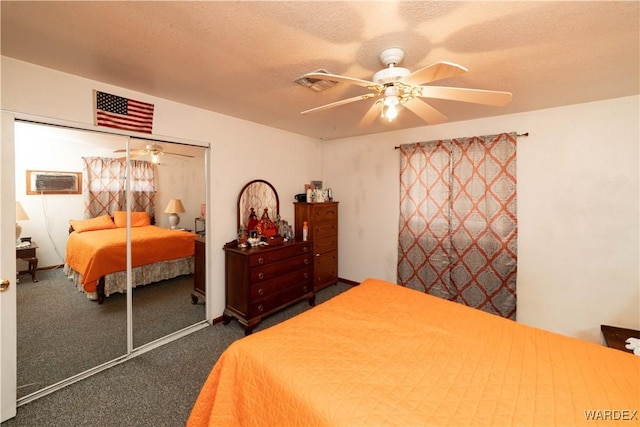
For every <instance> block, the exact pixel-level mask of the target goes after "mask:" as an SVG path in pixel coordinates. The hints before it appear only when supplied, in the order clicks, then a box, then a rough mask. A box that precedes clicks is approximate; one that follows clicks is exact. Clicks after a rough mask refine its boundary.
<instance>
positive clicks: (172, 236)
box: [130, 139, 206, 348]
mask: <svg viewBox="0 0 640 427" xmlns="http://www.w3.org/2000/svg"><path fill="white" fill-rule="evenodd" d="M150 146H151V147H153V150H151V151H150V150H148V147H150ZM130 150H131V157H132V160H131V163H132V169H133V167H134V163H137V162H145V163H148V164H152V165H153V178H154V185H153V188H154V191H155V193H154V194H153V196H152V197H151V195H150V194H141V195H140V196H139V197H140V199H141V201H140V202H136V198H137V197H138V196H136V194H135V191H134V192H132V197H131V199H132V204H134V205H136V204H137V206H138V207H137V208H136V207H134V210H141V209H142V208H143V206H142V205H144V203H145V201H146V200H150V199H152V200H153V204H154V206H155V219H156V228H157V230H155V231H156V233H154V236H157V237H158V239H161V240H158V241H157V242H158V243H157V244H153V245H149V244H148V243H143V244H140V245H138V244H136V242H135V241H133V240H132V247H131V250H132V256H133V258H132V262H133V263H134V266H133V267H134V269H133V270H134V277H135V276H136V273H137V272H138V271H139V273H140V274H142V275H143V276H144V277H141V278H140V279H139V280H135V279H134V283H135V284H138V283H140V284H144V286H136V288H135V289H134V290H133V293H132V295H133V346H134V348H138V347H140V346H142V345H145V344H148V343H150V342H152V341H155V340H157V339H159V338H162V337H164V336H166V335H168V334H171V333H174V332H177V331H179V330H181V329H184V328H186V327H188V326H191V325H194V324H196V323H198V322H202V321H204V320H205V317H206V313H205V305H204V302H205V301H204V300H205V298H204V289H205V284H204V277H205V274H204V261H205V260H206V257H205V254H204V251H205V249H206V245H205V241H204V237H205V235H204V229H205V227H204V225H205V218H204V215H203V213H202V212H201V206H202V205H203V204H204V203H205V200H206V164H205V157H206V156H205V154H206V149H205V148H203V147H195V146H189V145H182V144H175V143H169V142H165V141H156V142H149V141H141V140H136V139H132V140H131V141H130ZM133 183H134V181H133V179H132V184H133ZM173 216H177V221H178V222H177V225H173V224H172V223H171V222H170V221H171V217H173ZM174 221H175V220H174ZM132 225H133V223H132ZM138 231H139V230H138V229H136V228H135V227H132V229H131V233H132V239H133V236H134V233H136V232H138ZM197 232H198V233H197ZM155 251H159V253H157V254H154V252H155ZM196 251H197V252H198V253H197V255H198V256H196ZM143 257H145V258H148V259H147V261H148V262H149V263H148V264H144V265H142V266H140V267H138V266H137V264H140V263H142V261H141V260H142V258H143ZM143 270H144V272H143Z"/></svg>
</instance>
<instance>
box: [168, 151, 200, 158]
mask: <svg viewBox="0 0 640 427" xmlns="http://www.w3.org/2000/svg"><path fill="white" fill-rule="evenodd" d="M162 153H163V154H170V155H172V156H182V157H189V158H192V159H193V158H194V157H195V156H191V155H189V154H180V153H170V152H168V151H163V152H162Z"/></svg>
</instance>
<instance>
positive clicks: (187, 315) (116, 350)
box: [17, 269, 205, 398]
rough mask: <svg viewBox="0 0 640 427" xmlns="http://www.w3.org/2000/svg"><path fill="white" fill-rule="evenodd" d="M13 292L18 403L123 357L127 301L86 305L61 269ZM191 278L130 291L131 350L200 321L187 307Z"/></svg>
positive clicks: (199, 312) (197, 311) (198, 308)
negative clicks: (15, 302)
mask: <svg viewBox="0 0 640 427" xmlns="http://www.w3.org/2000/svg"><path fill="white" fill-rule="evenodd" d="M20 279H21V280H20V283H19V284H18V287H17V331H18V335H17V344H18V347H17V351H18V397H19V398H20V397H24V396H26V395H28V394H30V393H33V392H35V391H37V390H40V389H42V388H43V387H45V386H49V385H51V384H54V383H56V382H58V381H61V380H64V379H66V378H69V377H71V376H73V375H76V374H79V373H81V372H83V371H85V370H87V369H89V368H92V367H94V366H97V365H100V364H102V363H105V362H108V361H110V360H113V359H115V358H117V357H119V356H122V355H124V354H125V353H126V350H127V332H126V331H127V330H126V327H127V324H126V295H125V294H119V293H118V294H113V295H111V296H109V297H108V298H105V301H104V303H103V304H98V303H97V302H96V301H91V300H89V299H87V297H86V296H85V295H84V293H83V292H79V291H78V290H77V289H76V287H75V285H74V284H73V282H72V281H70V280H69V279H68V278H66V277H65V275H64V273H63V271H62V269H56V270H44V271H39V272H38V279H39V281H38V282H36V283H34V282H32V281H31V277H30V276H21V277H20ZM192 289H193V277H192V276H181V277H177V278H175V279H171V280H164V281H162V282H158V283H153V284H149V285H145V286H141V287H137V288H135V289H134V291H133V345H134V347H139V346H141V345H143V344H146V343H149V342H151V341H153V340H155V339H158V338H161V337H163V336H166V335H168V334H170V333H172V332H175V331H177V330H180V329H183V328H185V327H187V326H190V325H193V324H195V323H198V322H199V321H202V320H204V319H205V306H204V304H196V305H194V304H192V303H191V290H192Z"/></svg>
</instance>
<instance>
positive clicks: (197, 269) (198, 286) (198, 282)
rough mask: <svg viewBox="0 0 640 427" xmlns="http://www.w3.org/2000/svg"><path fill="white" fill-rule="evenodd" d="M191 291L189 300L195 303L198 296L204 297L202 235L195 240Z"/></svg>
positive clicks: (205, 264)
mask: <svg viewBox="0 0 640 427" xmlns="http://www.w3.org/2000/svg"><path fill="white" fill-rule="evenodd" d="M195 245H196V247H195V254H194V255H195V256H194V273H193V292H192V293H191V302H192V303H193V304H196V303H197V302H198V298H202V299H203V300H204V299H205V296H206V292H207V258H206V255H207V246H206V241H205V239H204V237H199V238H197V239H196V240H195Z"/></svg>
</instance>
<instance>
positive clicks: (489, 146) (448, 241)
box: [398, 133, 517, 319]
mask: <svg viewBox="0 0 640 427" xmlns="http://www.w3.org/2000/svg"><path fill="white" fill-rule="evenodd" d="M400 152H401V156H400V157H401V160H400V230H399V237H398V283H399V284H400V285H403V286H407V287H410V288H413V289H417V290H420V291H422V292H426V293H429V294H432V295H436V296H439V297H441V298H446V299H448V300H451V301H456V302H459V303H462V304H465V305H468V306H471V307H475V308H479V309H481V310H484V311H487V312H490V313H494V314H498V315H500V316H503V317H506V318H510V319H515V315H516V261H517V250H516V243H517V240H516V239H517V218H516V134H515V133H509V134H506V133H504V134H500V135H492V136H483V137H473V138H460V139H451V140H442V141H431V142H423V143H417V144H406V145H402V146H401V147H400Z"/></svg>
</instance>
